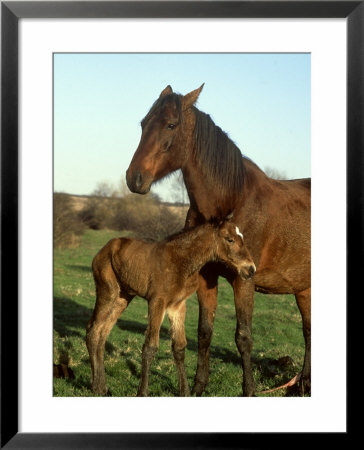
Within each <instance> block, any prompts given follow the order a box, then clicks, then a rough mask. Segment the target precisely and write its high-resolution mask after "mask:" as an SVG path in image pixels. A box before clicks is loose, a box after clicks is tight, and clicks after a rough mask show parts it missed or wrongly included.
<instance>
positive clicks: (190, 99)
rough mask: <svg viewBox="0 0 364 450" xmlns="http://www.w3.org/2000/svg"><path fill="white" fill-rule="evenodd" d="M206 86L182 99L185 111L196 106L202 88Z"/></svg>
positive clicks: (202, 85)
mask: <svg viewBox="0 0 364 450" xmlns="http://www.w3.org/2000/svg"><path fill="white" fill-rule="evenodd" d="M204 84H205V83H203V84H201V86H200V87H199V88H198V89H195V90H194V91H192V92H190V93H189V94H186V95H185V96H184V97H183V98H182V110H183V111H185V110H186V109H188V108H190V107H191V106H192V105H194V104H195V103H196V101H197V99H198V96H199V95H200V92H201V91H202V88H203V87H204Z"/></svg>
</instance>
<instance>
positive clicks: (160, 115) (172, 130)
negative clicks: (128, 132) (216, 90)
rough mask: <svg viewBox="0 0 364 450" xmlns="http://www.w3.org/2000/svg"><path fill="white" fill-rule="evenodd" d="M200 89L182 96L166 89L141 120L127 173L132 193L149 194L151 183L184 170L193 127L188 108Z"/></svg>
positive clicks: (168, 87)
mask: <svg viewBox="0 0 364 450" xmlns="http://www.w3.org/2000/svg"><path fill="white" fill-rule="evenodd" d="M202 87H203V85H202V86H201V87H200V88H198V89H196V90H194V91H192V92H190V93H189V94H187V95H184V96H182V95H179V94H175V93H174V92H173V91H172V88H171V87H170V86H167V87H166V88H165V89H164V90H163V91H162V92H161V94H160V96H159V98H158V99H157V100H156V102H155V103H154V104H153V106H152V107H151V109H150V111H149V112H148V114H147V115H146V116H145V117H144V119H143V120H142V122H141V126H142V136H141V138H140V142H139V146H138V148H137V149H136V151H135V153H134V156H133V159H132V161H131V163H130V166H129V168H128V170H127V171H126V182H127V185H128V187H129V189H130V190H131V191H132V192H135V193H138V194H146V193H148V192H149V190H150V187H151V185H152V183H153V182H155V181H157V180H160V179H161V178H163V177H164V176H165V175H167V174H169V173H171V172H174V171H175V170H177V169H180V168H181V167H182V166H183V164H184V162H185V160H186V158H187V146H188V145H187V144H188V143H187V142H186V140H188V134H189V135H191V133H192V129H193V126H194V124H193V114H192V111H191V108H192V106H193V105H194V103H195V102H196V100H197V98H198V96H199V94H200V92H201V90H202ZM188 131H189V133H188Z"/></svg>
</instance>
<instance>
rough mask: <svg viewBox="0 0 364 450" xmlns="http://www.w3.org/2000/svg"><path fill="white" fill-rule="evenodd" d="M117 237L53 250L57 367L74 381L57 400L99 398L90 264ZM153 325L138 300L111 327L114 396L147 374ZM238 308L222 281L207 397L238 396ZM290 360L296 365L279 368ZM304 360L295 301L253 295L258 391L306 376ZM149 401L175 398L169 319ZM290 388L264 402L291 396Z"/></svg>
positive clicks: (190, 326) (61, 385)
mask: <svg viewBox="0 0 364 450" xmlns="http://www.w3.org/2000/svg"><path fill="white" fill-rule="evenodd" d="M115 236H118V233H117V232H113V231H93V230H88V231H86V232H85V234H84V235H83V237H82V242H81V245H80V246H79V247H78V248H72V249H65V250H60V249H56V250H55V251H54V362H55V363H56V364H59V363H63V364H68V365H69V367H71V368H72V370H73V372H74V374H75V378H74V379H61V378H55V379H54V395H55V396H93V393H92V392H91V390H90V387H91V368H90V363H89V357H88V352H87V348H86V345H85V327H86V324H87V321H88V320H89V318H90V317H91V314H92V311H93V307H94V304H95V289H94V282H93V278H92V273H91V262H92V258H93V257H94V255H95V254H96V253H97V252H98V250H99V249H100V248H101V247H102V246H103V245H104V244H105V243H106V242H107V241H108V240H109V239H111V238H112V237H115ZM197 323H198V303H197V298H196V295H193V296H192V297H191V298H190V299H189V300H188V301H187V316H186V335H187V341H188V344H187V349H186V371H187V378H188V381H189V384H190V387H191V388H192V385H193V380H194V375H195V370H196V365H197ZM146 326H147V302H146V301H145V300H143V299H141V298H138V297H136V298H135V299H134V300H133V301H132V303H131V304H130V305H129V307H128V309H127V310H126V311H125V312H124V314H123V315H122V316H121V318H120V319H119V320H118V322H117V323H116V325H115V326H114V328H113V329H112V331H111V333H110V336H109V338H108V341H107V343H106V351H105V368H106V379H107V384H108V387H109V389H110V392H111V394H112V395H113V396H134V395H135V394H136V392H137V388H138V384H139V378H140V372H141V350H142V346H143V342H144V332H145V329H146ZM234 334H235V308H234V301H233V292H232V289H231V287H230V285H229V284H228V283H227V282H226V281H225V280H224V279H220V283H219V297H218V308H217V311H216V318H215V324H214V334H213V339H212V345H211V353H210V381H209V384H208V386H207V389H206V391H205V392H204V394H203V395H206V396H229V397H230V396H240V395H241V380H242V370H241V365H240V357H239V353H238V351H237V348H236V345H235V340H234ZM283 356H290V358H292V361H293V364H292V365H289V366H283V367H282V366H279V365H278V364H277V359H279V358H281V357H283ZM303 357H304V341H303V336H302V325H301V317H300V314H299V311H298V308H297V306H296V302H295V299H294V297H293V296H291V295H284V296H274V295H262V294H256V295H255V309H254V317H253V353H252V361H253V374H254V378H255V382H256V389H257V395H259V391H262V390H265V389H270V388H272V387H275V386H279V385H280V384H283V383H284V382H287V381H288V380H289V379H290V378H292V377H293V376H294V375H295V374H296V373H297V372H299V371H300V370H301V367H302V363H303ZM149 394H150V396H177V395H178V385H177V377H176V369H175V366H174V362H173V355H172V352H171V341H170V337H169V332H168V320H167V319H165V321H164V322H163V324H162V327H161V333H160V347H159V351H158V353H157V355H156V357H155V359H154V362H153V363H152V367H151V375H150V384H149ZM285 395H287V392H286V390H285V389H282V390H279V391H277V392H274V393H271V394H265V396H271V397H272V396H285Z"/></svg>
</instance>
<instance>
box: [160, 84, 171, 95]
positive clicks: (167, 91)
mask: <svg viewBox="0 0 364 450" xmlns="http://www.w3.org/2000/svg"><path fill="white" fill-rule="evenodd" d="M168 94H173V90H172V88H171V86H170V85H168V86H167V87H166V88H164V89H163V91H162V92H161V94H160V96H159V98H161V97H164V96H165V95H168Z"/></svg>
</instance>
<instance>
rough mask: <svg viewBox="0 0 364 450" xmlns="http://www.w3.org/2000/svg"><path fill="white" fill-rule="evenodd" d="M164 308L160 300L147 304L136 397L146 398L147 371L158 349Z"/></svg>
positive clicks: (153, 300)
mask: <svg viewBox="0 0 364 450" xmlns="http://www.w3.org/2000/svg"><path fill="white" fill-rule="evenodd" d="M165 311H166V308H165V303H164V301H163V300H161V299H157V298H154V299H152V300H150V301H149V304H148V327H147V331H146V335H145V341H144V345H143V351H142V374H141V380H140V384H139V388H138V393H137V396H138V397H147V396H148V384H149V369H150V365H151V363H152V361H153V358H154V355H155V354H156V351H157V350H158V347H159V331H160V327H161V324H162V322H163V318H164V314H165Z"/></svg>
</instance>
